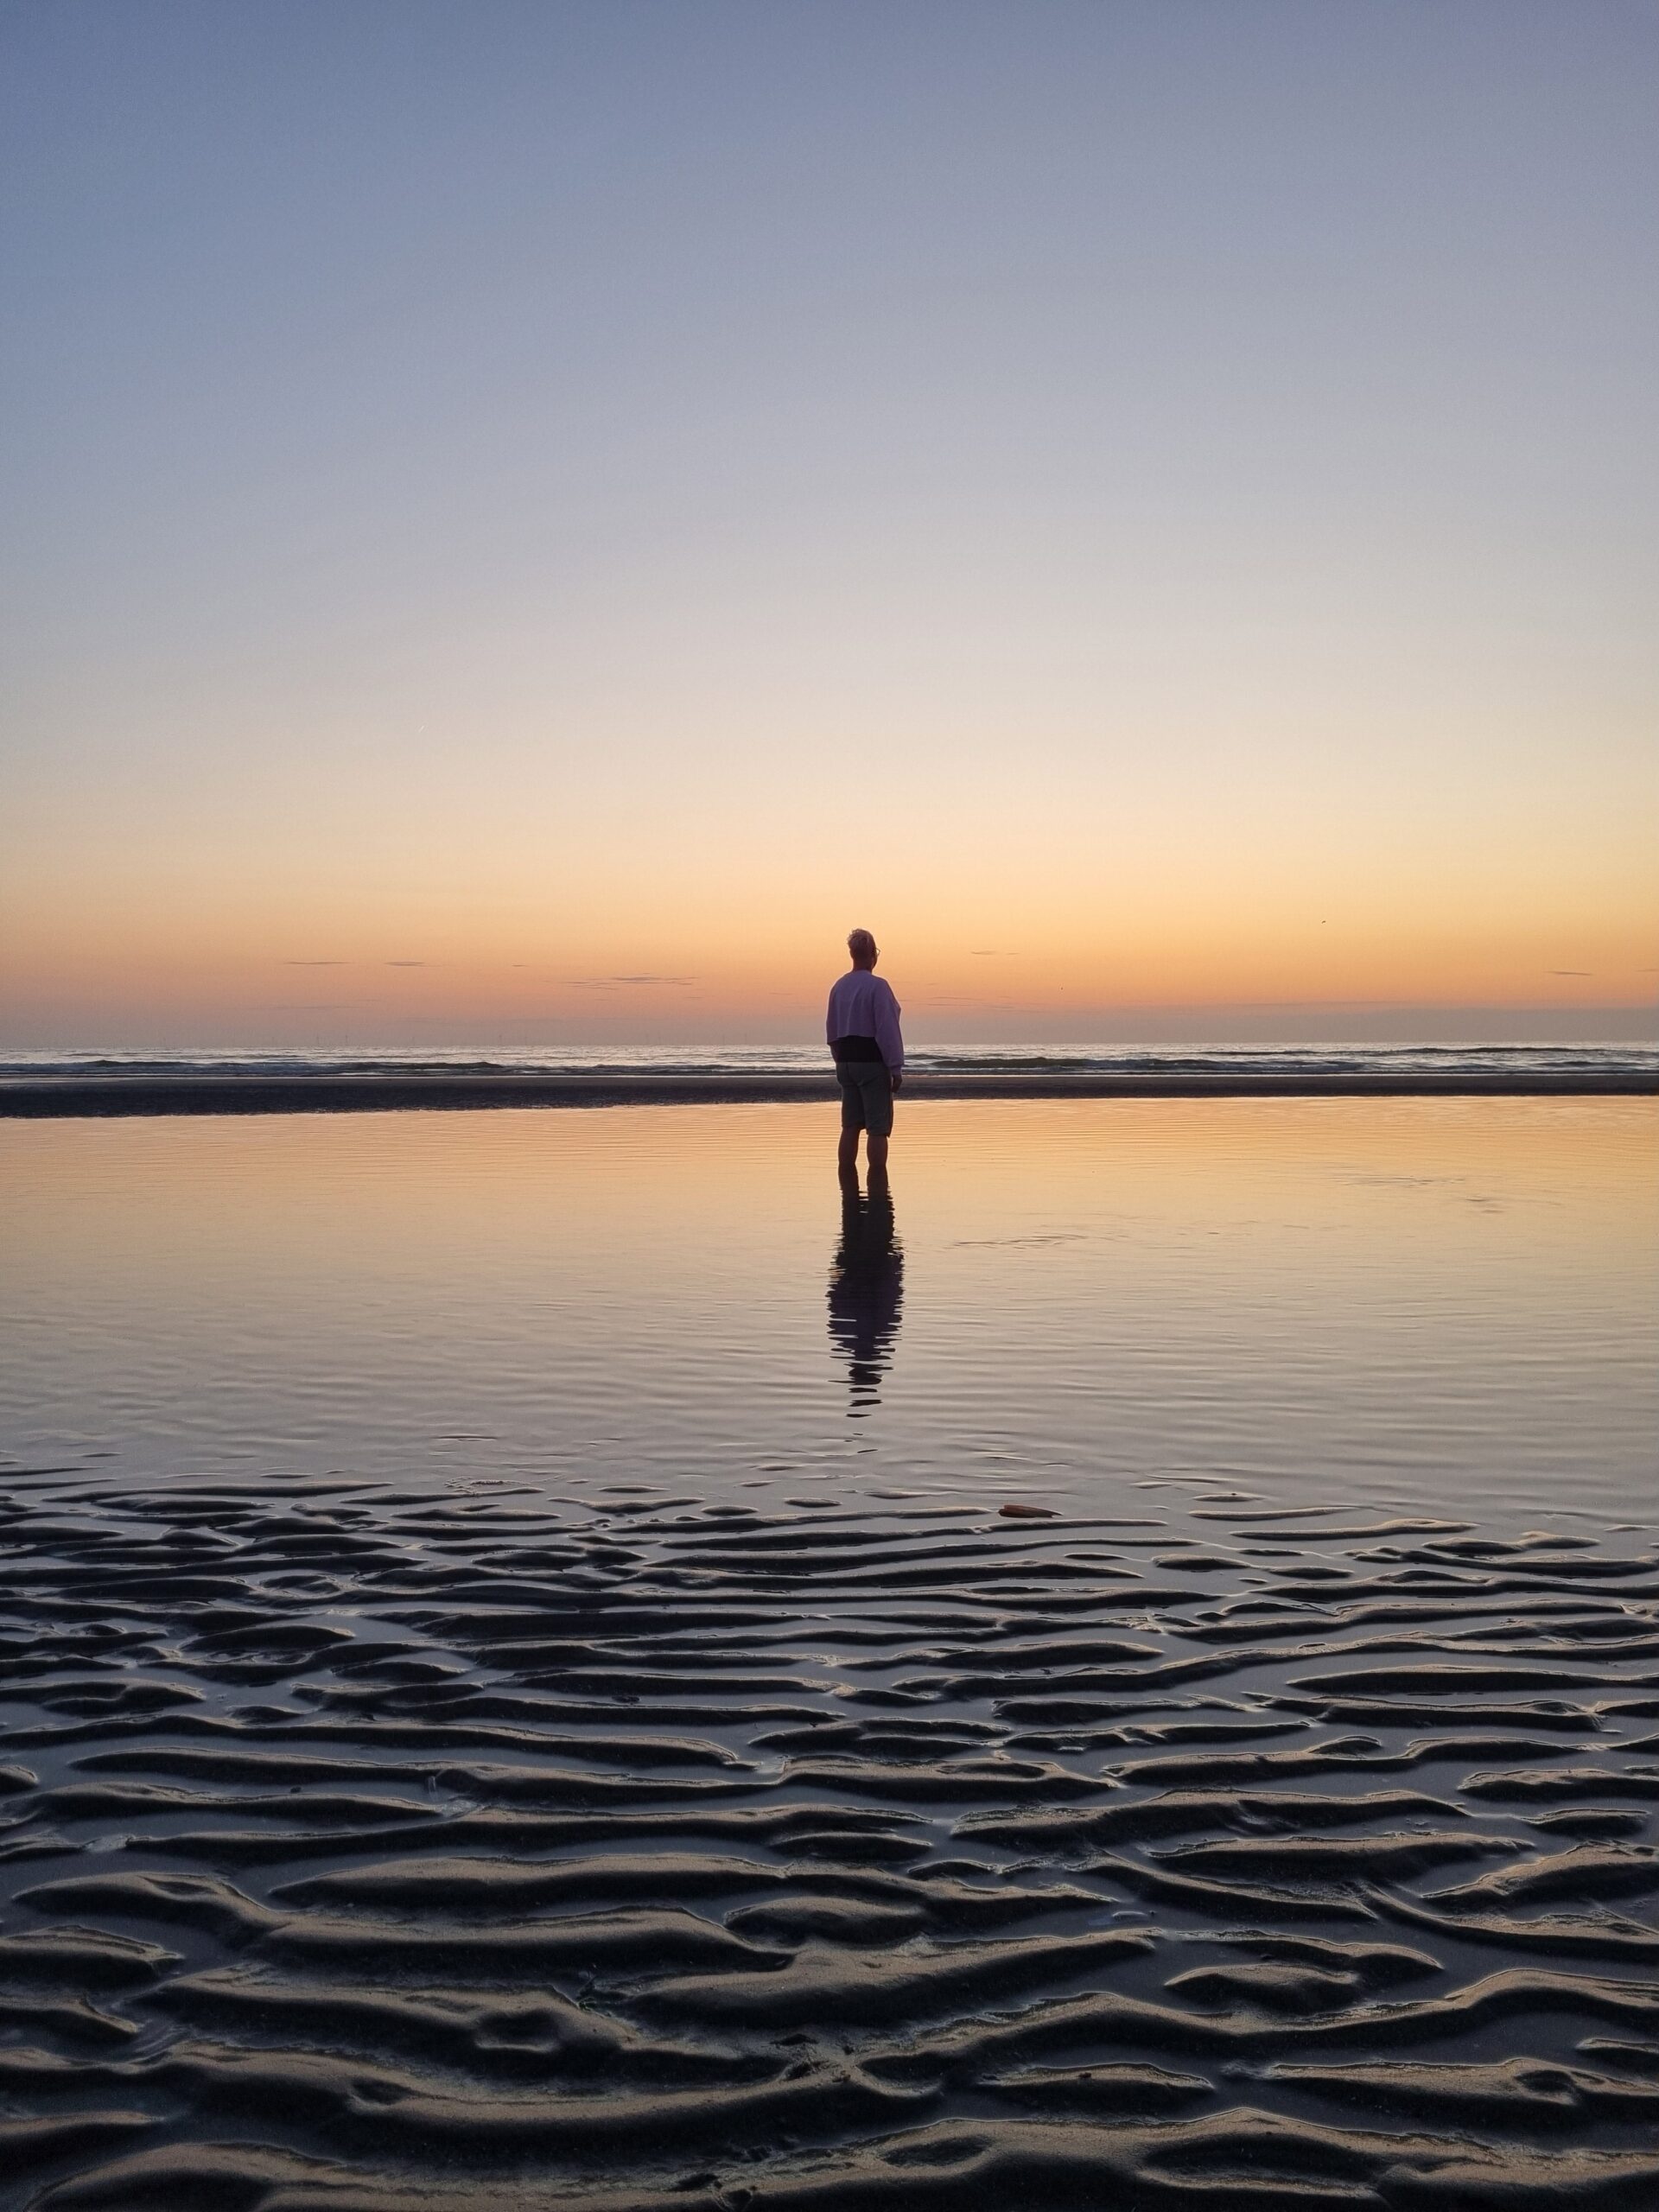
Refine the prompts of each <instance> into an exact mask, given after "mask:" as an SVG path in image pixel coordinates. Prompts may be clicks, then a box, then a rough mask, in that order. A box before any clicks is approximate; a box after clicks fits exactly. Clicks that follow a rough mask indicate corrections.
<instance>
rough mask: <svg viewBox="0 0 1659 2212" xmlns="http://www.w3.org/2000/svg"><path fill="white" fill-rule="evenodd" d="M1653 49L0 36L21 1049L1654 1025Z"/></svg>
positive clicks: (171, 26)
mask: <svg viewBox="0 0 1659 2212" xmlns="http://www.w3.org/2000/svg"><path fill="white" fill-rule="evenodd" d="M1656 95H1659V8H1656V6H1655V5H1653V4H1650V0H1611V3H1610V0H1574V4H1573V5H1571V6H1566V5H1562V4H1560V0H1544V4H1532V0H1427V4H1421V5H1419V4H1414V0H1388V4H1381V0H1379V3H1378V4H1351V5H1346V6H1332V5H1331V4H1330V0H1293V3H1292V4H1281V0H1081V4H1072V0H999V4H995V5H982V4H978V0H939V3H938V4H933V0H793V4H780V0H753V4H751V0H672V4H670V3H669V0H575V3H574V4H560V0H446V4H443V5H430V4H425V0H352V4H345V5H342V4H340V0H207V4H195V0H165V4H154V0H5V4H3V5H0V173H3V214H0V256H3V269H0V274H3V280H4V285H5V296H6V299H7V302H8V312H7V316H6V321H7V326H8V334H7V337H6V340H5V346H4V355H3V392H0V399H3V418H4V430H3V439H4V446H3V459H0V610H3V611H0V620H3V625H4V635H3V639H0V645H3V660H4V669H3V701H0V704H3V714H4V755H3V767H0V801H3V809H0V931H3V934H0V995H3V1012H0V1041H3V1042H6V1043H9V1044H11V1045H14V1046H27V1045H73V1044H105V1043H108V1044H142V1043H164V1042H175V1043H181V1042H202V1043H208V1042H213V1041H224V1042H245V1043H252V1042H258V1041H262V1040H270V1041H288V1040H291V1039H298V1040H306V1039H328V1040H332V1039H347V1040H350V1041H353V1042H357V1043H369V1042H384V1043H393V1042H400V1041H401V1042H415V1043H419V1042H427V1041H439V1040H448V1039H454V1040H456V1041H472V1040H474V1039H491V1038H496V1037H501V1038H509V1039H524V1040H529V1041H537V1040H542V1039H545V1040H547V1041H550V1042H558V1041H565V1040H568V1041H573V1042H574V1041H606V1040H609V1039H622V1038H637V1039H641V1040H647V1041H649V1040H656V1039H664V1040H666V1039H711V1040H725V1041H740V1040H742V1039H757V1040H759V1039H772V1038H779V1037H785V1036H790V1035H795V1034H798V1033H802V1032H803V1030H804V1033H806V1034H807V1035H810V1033H811V1025H812V1023H813V1021H814V1020H815V1019H816V1017H817V1013H818V1010H819V1007H820V1006H821V1001H822V996H823V984H824V982H825V981H826V980H827V978H828V976H829V975H831V974H832V973H833V972H834V971H835V969H836V967H837V965H838V964H839V946H840V941H841V938H842V937H843V935H844V933H845V931H846V930H847V928H848V927H849V926H850V925H852V924H854V923H855V922H858V923H868V925H870V926H871V927H872V928H874V930H875V931H877V933H878V935H879V936H880V938H881V939H882V942H883V945H884V948H885V953H886V967H887V971H888V972H890V973H891V974H892V976H893V980H894V982H895V983H896V984H897V986H898V988H899V995H900V996H901V998H902V999H903V1000H904V1001H905V1003H906V1009H907V1014H908V1016H909V1021H910V1026H911V1028H912V1034H913V1035H914V1036H916V1037H918V1038H921V1039H929V1038H931V1039H935V1040H938V1039H962V1040H964V1041H965V1040H969V1039H976V1038H991V1037H1007V1038H1015V1037H1023V1038H1030V1039H1046V1038H1053V1039H1061V1038H1067V1037H1072V1038H1077V1037H1085V1036H1095V1035H1098V1036H1102V1037H1106V1036H1133V1035H1137V1034H1144V1035H1148V1036H1157V1035H1179V1034H1188V1035H1210V1036H1213V1037H1217V1038H1224V1037H1227V1036H1246V1035H1274V1034H1281V1035H1285V1036H1294V1035H1318V1034H1327V1035H1351V1036H1363V1035H1367V1034H1374V1035H1389V1034H1409V1033H1414V1032H1421V1033H1433V1034H1440V1035H1444V1034H1448V1033H1453V1034H1454V1033H1459V1032H1460V1031H1461V1032H1466V1033H1470V1034H1481V1035H1500V1034H1517V1035H1525V1034H1536V1035H1570V1034H1584V1035H1597V1034H1606V1035H1609V1036H1617V1035H1624V1036H1635V1035H1643V1034H1651V1033H1653V1032H1654V1027H1655V1025H1654V1020H1653V1016H1652V1014H1651V1008H1652V1007H1653V1005H1654V1001H1655V998H1656V987H1659V893H1656V885H1659V768H1656V762H1659V745H1656V713H1655V709H1656V702H1659V629H1656V624H1655V621H1654V613H1655V609H1656V607H1659V436H1656V430H1659V405H1656V392H1659V292H1656V286H1655V283H1654V270H1655V265H1656V255H1655V249H1656V239H1659V219H1656V218H1659V150H1656V149H1659V133H1656V131H1655V130H1654V118H1655V114H1656V106H1659V102H1656Z"/></svg>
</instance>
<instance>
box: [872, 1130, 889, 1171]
mask: <svg viewBox="0 0 1659 2212" xmlns="http://www.w3.org/2000/svg"><path fill="white" fill-rule="evenodd" d="M870 1173H871V1174H872V1175H885V1174H886V1173H887V1139H886V1137H879V1136H876V1135H874V1133H872V1135H871V1137H870Z"/></svg>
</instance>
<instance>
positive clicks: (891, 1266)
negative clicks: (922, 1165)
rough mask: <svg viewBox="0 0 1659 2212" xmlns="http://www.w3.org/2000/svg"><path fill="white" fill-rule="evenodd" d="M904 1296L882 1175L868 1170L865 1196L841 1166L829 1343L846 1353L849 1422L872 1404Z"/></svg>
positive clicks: (900, 1251)
mask: <svg viewBox="0 0 1659 2212" xmlns="http://www.w3.org/2000/svg"><path fill="white" fill-rule="evenodd" d="M904 1297H905V1249H904V1247H903V1245H902V1244H900V1243H899V1241H898V1239H897V1238H896V1237H895V1236H894V1235H893V1199H892V1197H891V1195H890V1193H889V1192H888V1190H887V1176H886V1174H885V1173H882V1172H880V1171H879V1170H877V1171H872V1173H871V1176H870V1190H869V1196H868V1198H866V1197H865V1196H864V1195H863V1194H862V1192H861V1191H860V1190H859V1187H858V1172H857V1170H856V1169H855V1168H853V1167H843V1168H842V1173H841V1242H840V1243H839V1244H837V1245H836V1256H835V1259H834V1261H833V1262H831V1265H830V1268H829V1341H830V1343H831V1344H834V1345H835V1346H836V1348H837V1350H839V1351H843V1352H845V1354H846V1355H847V1383H848V1387H849V1389H850V1390H851V1392H852V1403H851V1405H850V1406H849V1408H848V1411H849V1414H852V1415H853V1417H854V1418H855V1419H856V1418H857V1416H858V1415H859V1414H861V1412H862V1411H863V1409H864V1408H865V1407H866V1406H873V1405H874V1404H876V1403H877V1402H878V1399H879V1396H880V1393H879V1390H878V1389H877V1385H878V1384H879V1383H880V1380H881V1377H882V1376H883V1375H884V1374H885V1373H886V1371H887V1362H888V1360H889V1358H890V1357H891V1356H892V1352H893V1339H894V1338H896V1337H897V1335H898V1334H899V1307H900V1306H902V1305H903V1303H904Z"/></svg>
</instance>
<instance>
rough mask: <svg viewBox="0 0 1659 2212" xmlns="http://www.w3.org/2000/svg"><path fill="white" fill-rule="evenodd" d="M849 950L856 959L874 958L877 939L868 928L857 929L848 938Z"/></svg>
mask: <svg viewBox="0 0 1659 2212" xmlns="http://www.w3.org/2000/svg"><path fill="white" fill-rule="evenodd" d="M847 950H848V951H849V952H850V953H851V954H852V956H853V957H854V959H855V960H874V957H875V939H874V938H873V937H872V936H871V935H870V933H869V931H868V930H855V931H853V932H852V934H851V936H850V937H849V938H848V940H847Z"/></svg>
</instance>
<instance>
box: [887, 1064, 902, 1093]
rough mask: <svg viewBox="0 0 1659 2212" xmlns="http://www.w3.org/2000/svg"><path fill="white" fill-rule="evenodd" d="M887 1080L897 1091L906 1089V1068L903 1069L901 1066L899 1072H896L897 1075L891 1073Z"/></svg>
mask: <svg viewBox="0 0 1659 2212" xmlns="http://www.w3.org/2000/svg"><path fill="white" fill-rule="evenodd" d="M887 1080H888V1082H889V1083H890V1084H892V1085H893V1090H895V1091H899V1090H903V1089H904V1087H905V1071H904V1070H903V1069H902V1068H900V1069H899V1071H898V1072H897V1074H895V1075H890V1076H889V1077H887Z"/></svg>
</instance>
